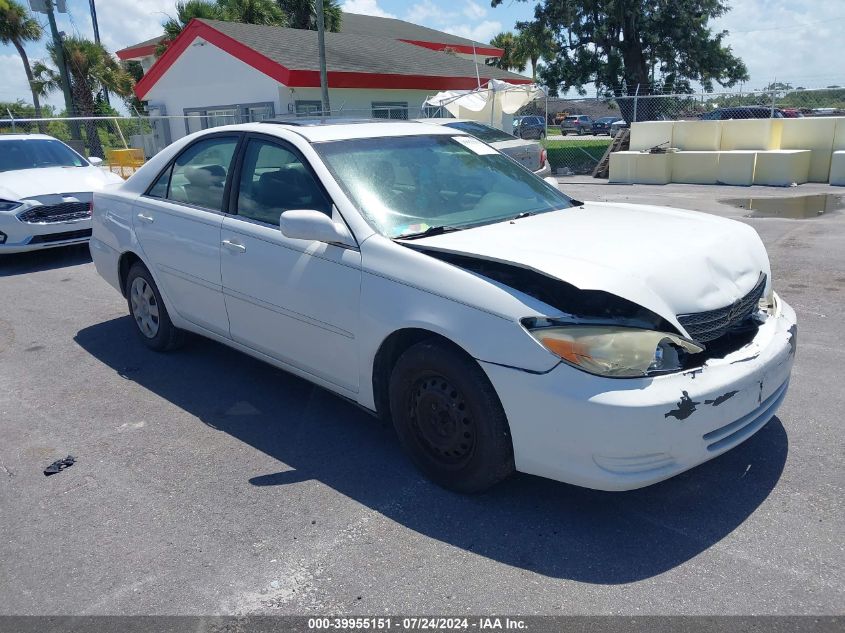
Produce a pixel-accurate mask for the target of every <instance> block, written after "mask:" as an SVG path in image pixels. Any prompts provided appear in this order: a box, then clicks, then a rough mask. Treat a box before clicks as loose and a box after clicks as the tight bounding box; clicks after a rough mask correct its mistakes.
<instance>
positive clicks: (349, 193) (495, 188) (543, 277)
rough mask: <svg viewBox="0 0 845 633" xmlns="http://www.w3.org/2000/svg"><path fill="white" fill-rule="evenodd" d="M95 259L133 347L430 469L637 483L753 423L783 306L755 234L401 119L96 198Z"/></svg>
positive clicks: (159, 174)
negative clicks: (371, 440)
mask: <svg viewBox="0 0 845 633" xmlns="http://www.w3.org/2000/svg"><path fill="white" fill-rule="evenodd" d="M91 251H92V254H93V257H94V261H95V263H96V266H97V270H98V271H99V273H100V274H101V275H102V276H103V277H104V278H105V279H106V280H107V281H108V282H109V283H111V285H113V286H114V287H115V288H116V289H117V290H118V291H120V292H121V293H123V295H124V296H125V297H126V298H127V302H128V307H129V311H130V313H131V315H132V317H133V322H134V323H135V325H136V329H137V332H138V335H139V336H140V338H141V340H143V341H144V342H145V343H146V344H147V345H148V346H149V347H150V348H152V349H154V350H161V351H164V350H169V349H172V348H174V347H176V346H177V345H178V344H179V343H180V342H181V341H182V339H183V335H184V332H185V331H190V332H194V333H198V334H201V335H203V336H206V337H209V338H211V339H214V340H216V341H220V342H222V343H224V344H226V345H229V346H231V347H233V348H235V349H238V350H241V351H243V352H245V353H247V354H250V355H252V356H255V357H257V358H259V359H262V360H264V361H266V362H268V363H270V364H272V365H275V366H277V367H281V368H283V369H286V370H288V371H290V372H292V373H294V374H296V375H298V376H301V377H303V378H305V379H307V380H310V381H312V382H314V383H316V384H317V385H320V386H322V387H324V388H326V389H329V390H331V391H333V392H335V393H337V394H339V395H341V396H343V397H345V398H348V399H350V400H352V401H355V402H357V403H358V404H360V405H361V406H363V407H364V408H366V409H368V410H370V411H372V412H373V413H374V414H378V415H380V416H383V417H384V418H386V419H391V420H392V422H393V425H394V427H395V429H396V432H397V435H398V438H399V441H400V443H401V444H402V446H403V447H404V449H405V450H406V451H407V453H408V454H409V456H410V458H411V459H412V460H413V461H414V463H416V465H417V466H418V467H419V468H420V469H421V470H422V471H423V472H424V473H425V474H426V475H428V476H429V477H430V478H431V479H433V480H434V481H436V482H437V483H439V484H441V485H443V486H446V487H449V488H452V489H455V490H460V491H478V490H483V489H485V488H487V487H489V486H491V485H492V484H494V483H496V482H498V481H500V480H501V479H503V478H505V477H507V476H508V475H509V474H510V473H512V472H513V471H514V470H519V471H523V472H526V473H533V474H536V475H541V476H544V477H550V478H552V479H557V480H560V481H565V482H569V483H573V484H577V485H581V486H587V487H590V488H598V489H604V490H626V489H632V488H638V487H641V486H646V485H649V484H652V483H655V482H657V481H660V480H663V479H666V478H668V477H671V476H673V475H675V474H677V473H680V472H682V471H685V470H687V469H689V468H692V467H693V466H695V465H697V464H700V463H702V462H705V461H707V460H709V459H712V458H713V457H716V456H717V455H719V454H721V453H723V452H725V451H727V450H729V449H731V448H733V447H734V446H736V445H737V444H739V443H740V442H742V441H743V440H745V439H747V438H748V437H750V436H751V435H752V434H754V433H755V432H756V431H758V430H759V429H760V428H761V427H763V426H764V425H765V424H766V423H767V422H768V421H769V420H770V419H771V418H772V416H773V415H774V414H775V412H776V411H777V409H778V406H779V405H780V403H781V402H782V401H783V399H784V396H785V394H786V390H787V385H788V384H789V376H790V371H791V368H792V363H793V359H794V355H795V348H796V343H797V339H796V336H797V326H796V321H795V313H794V312H793V310H792V308H790V307H789V306H788V305H787V304H786V303H785V302H784V301H783V300H781V299H780V298H779V297H778V296H777V294H775V293H774V292H773V290H772V279H771V270H770V267H769V262H768V258H767V255H766V251H765V249H764V247H763V244H762V243H761V241H760V239H759V237H758V236H757V234H756V232H755V231H754V230H753V229H752V228H751V227H749V226H747V225H745V224H741V223H738V222H734V221H730V220H726V219H722V218H718V217H715V216H711V215H706V214H703V213H695V212H690V211H681V210H676V209H666V208H661V207H655V206H640V205H632V204H611V203H582V202H579V201H577V200H572V199H571V198H569V197H567V196H566V195H564V194H563V193H561V192H560V191H559V190H558V188H557V186H556V185H555V184H554V181H553V180H549V181H544V180H543V179H541V178H538V177H536V176H534V175H533V174H531V173H530V172H529V171H527V170H525V169H523V168H522V167H520V166H519V165H517V164H515V163H514V162H513V161H511V160H510V159H508V158H506V157H505V156H503V155H502V154H500V153H499V152H497V151H496V150H495V149H493V148H492V147H490V146H489V145H486V144H485V143H483V142H481V141H480V140H478V139H476V138H474V137H472V136H469V135H467V134H463V133H461V132H459V131H456V130H454V129H451V128H448V127H440V126H438V127H435V126H431V125H426V124H423V123H412V122H381V123H375V122H359V123H348V122H347V123H342V122H337V123H328V124H320V123H319V122H309V121H304V120H299V121H288V122H271V121H268V122H262V123H251V124H244V125H235V126H228V127H223V128H215V129H213V130H206V131H203V132H199V133H196V134H193V135H191V136H188V137H186V138H184V139H181V140H180V141H178V142H176V143H175V144H173V145H172V146H170V147H169V148H167V149H166V150H164V151H163V152H161V153H160V154H158V155H157V156H155V157H154V158H153V159H152V160H150V161H149V162H148V163H147V164H146V165H145V166H144V167H142V168H141V169H140V170H139V171H138V172H137V173H136V174H135V175H134V176H132V177H131V178H130V179H129V180H128V181H127V182H126V183H125V184H124V185H123V186H121V187H119V188H116V189H110V190H108V191H103V192H102V193H97V194H95V199H94V235H93V238H92V240H91Z"/></svg>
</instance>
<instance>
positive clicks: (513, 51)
mask: <svg viewBox="0 0 845 633" xmlns="http://www.w3.org/2000/svg"><path fill="white" fill-rule="evenodd" d="M490 44H491V45H493V46H495V47H496V48H501V49H502V50H503V51H505V52H504V54H503V55H502V56H501V57H498V58H493V59H489V60H487V63H488V64H490V65H491V66H496V67H497V68H502V69H503V70H516V71H518V72H522V71H524V70H525V59H526V58H525V54H524V52H523V50H522V47H521V46H520V42H519V38H518V37H517V36H515V35H514V34H513V33H510V32H508V33H499V34H498V35H497V36H496V37H494V38H493V39H492V40H490Z"/></svg>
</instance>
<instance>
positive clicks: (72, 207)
mask: <svg viewBox="0 0 845 633" xmlns="http://www.w3.org/2000/svg"><path fill="white" fill-rule="evenodd" d="M88 217H91V203H90V202H62V203H60V204H43V205H41V206H40V207H35V208H33V209H29V210H27V211H24V212H23V213H21V214H20V215H18V219H20V221H21V222H27V223H29V224H49V223H52V222H70V221H72V220H82V219H85V218H88Z"/></svg>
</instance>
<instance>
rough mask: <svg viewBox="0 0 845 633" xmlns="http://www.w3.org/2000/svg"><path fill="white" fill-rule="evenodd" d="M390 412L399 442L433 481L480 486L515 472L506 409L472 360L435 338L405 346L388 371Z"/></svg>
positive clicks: (462, 488) (470, 488)
mask: <svg viewBox="0 0 845 633" xmlns="http://www.w3.org/2000/svg"><path fill="white" fill-rule="evenodd" d="M390 411H391V414H392V417H393V425H394V427H395V429H396V433H397V435H398V436H399V441H400V443H401V444H402V447H403V448H404V449H405V451H406V452H407V453H408V455H409V457H410V458H411V460H412V461H413V462H414V464H415V465H416V466H417V467H418V468H419V469H420V470H421V471H422V472H423V473H425V475H426V476H427V477H428V478H429V479H431V480H432V481H434V482H435V483H437V484H439V485H441V486H443V487H444V488H448V489H450V490H455V491H458V492H468V493H471V492H481V491H483V490H486V489H487V488H489V487H490V486H492V485H494V484H495V483H497V482H499V481H501V480H502V479H505V478H506V477H507V476H508V475H510V474H511V473H512V472H513V471H514V460H513V447H512V444H511V436H510V429H509V427H508V422H507V418H506V417H505V412H504V409H502V405H501V403H500V402H499V398H498V396H497V395H496V392H495V390H494V389H493V385H491V384H490V381H489V380H488V379H487V376H486V375H485V374H484V372H483V371H482V369H481V368H480V367H479V366H478V363H476V362H475V361H474V360H473V359H471V358H469V357H468V356H466V355H465V354H464V353H462V352H460V351H459V350H457V349H455V348H453V347H451V346H449V345H445V344H442V343H438V342H436V341H423V342H421V343H418V344H416V345H414V346H413V347H411V348H409V349H408V350H407V351H405V353H404V354H402V356H401V357H400V358H399V360H398V361H397V363H396V366H395V367H394V369H393V373H392V375H391V377H390Z"/></svg>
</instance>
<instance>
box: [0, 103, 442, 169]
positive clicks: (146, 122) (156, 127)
mask: <svg viewBox="0 0 845 633" xmlns="http://www.w3.org/2000/svg"><path fill="white" fill-rule="evenodd" d="M436 111H437V109H436V108H422V107H418V108H411V107H398V106H386V107H374V108H368V109H366V110H363V109H358V110H355V109H342V108H341V109H338V110H335V111H333V112H331V113H325V114H324V113H323V112H322V111H320V110H319V109H316V108H315V109H309V110H305V111H302V112H299V113H297V114H288V115H284V116H277V117H273V118H275V119H289V120H296V119H302V118H314V117H322V118H333V119H338V118H340V119H350V120H352V119H389V120H396V121H407V120H413V119H418V118H426V117H431V116H437V114H436ZM7 114H8V113H7ZM446 116H448V113H446ZM266 118H269V117H267V116H260V117H254V116H253V117H249V116H245V115H242V114H237V113H235V114H231V115H230V114H224V115H220V114H211V113H208V114H205V115H186V116H149V115H144V116H126V117H52V118H42V119H34V118H15V117H13V116H7V117H5V118H0V134H47V135H50V136H53V137H55V138H57V139H59V140H61V141H63V142H64V143H66V144H68V145H70V146H71V147H72V148H73V149H74V150H76V151H77V152H78V153H80V154H82V155H83V156H86V157H97V158H102V159H103V160H104V167H105V168H108V169H110V170H111V171H113V172H115V173H117V174H120V175H121V176H123V177H124V178H126V177H128V176H129V175H131V174H132V173H133V172H134V171H135V169H137V168H138V167H139V166H140V165H142V164H143V163H144V161H145V160H148V159H149V158H151V157H152V156H154V155H155V154H157V153H158V152H160V151H161V150H162V149H164V148H165V147H167V146H168V145H169V144H170V143H171V142H172V141H174V140H177V139H179V138H181V137H183V136H185V135H186V134H188V133H191V132H196V131H199V130H205V129H210V128H214V127H219V126H221V125H233V124H236V123H250V122H257V121H261V120H264V119H266Z"/></svg>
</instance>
